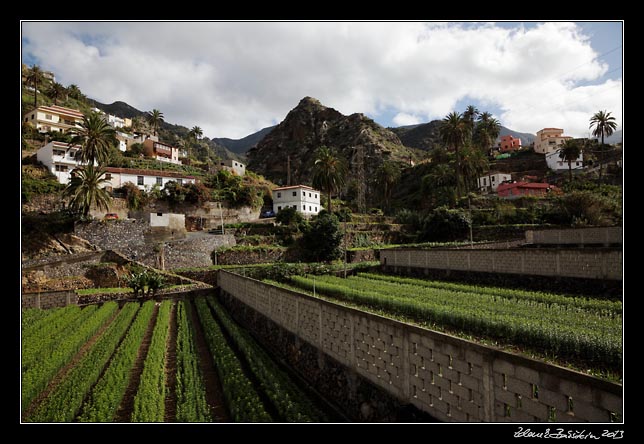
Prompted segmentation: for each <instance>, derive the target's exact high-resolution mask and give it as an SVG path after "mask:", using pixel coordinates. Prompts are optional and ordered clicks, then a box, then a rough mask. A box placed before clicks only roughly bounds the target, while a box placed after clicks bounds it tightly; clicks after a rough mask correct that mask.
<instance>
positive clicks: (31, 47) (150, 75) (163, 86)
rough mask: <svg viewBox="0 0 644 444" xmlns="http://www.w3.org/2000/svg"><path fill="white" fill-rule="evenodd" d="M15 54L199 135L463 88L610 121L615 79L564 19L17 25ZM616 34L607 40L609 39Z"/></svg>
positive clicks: (416, 108) (449, 102)
mask: <svg viewBox="0 0 644 444" xmlns="http://www.w3.org/2000/svg"><path fill="white" fill-rule="evenodd" d="M23 39H25V40H23V52H25V53H29V54H30V55H32V56H34V57H36V58H37V59H38V60H39V63H40V64H41V65H43V67H44V68H46V69H51V70H53V71H54V72H55V73H56V76H57V78H58V79H59V81H61V82H62V83H64V84H66V85H67V84H70V83H76V84H78V85H79V86H80V87H81V89H82V90H83V92H85V93H86V94H88V95H89V96H90V97H93V98H95V99H97V100H99V101H103V102H110V103H111V102H112V101H115V100H123V101H125V102H127V103H129V104H131V105H132V106H135V107H137V108H139V109H142V110H151V109H152V108H158V109H160V110H161V111H162V112H164V114H165V117H166V120H167V121H169V122H173V123H180V124H183V125H185V126H188V127H191V126H194V125H198V126H200V127H202V128H203V129H204V135H206V136H208V137H243V136H245V135H247V134H249V133H251V132H254V131H257V130H258V129H260V128H263V127H266V126H269V125H273V124H275V123H278V122H279V121H281V120H282V119H283V118H284V116H285V115H286V113H287V112H288V111H289V110H290V109H291V108H293V107H294V106H295V105H296V104H297V102H298V101H299V100H300V99H301V98H302V97H304V96H312V97H316V98H318V99H319V100H320V101H321V102H322V103H323V104H325V105H327V106H332V107H334V108H336V109H338V110H339V111H341V112H343V113H346V114H349V113H354V112H362V113H365V114H369V115H371V116H372V117H375V118H376V119H378V116H379V115H380V113H382V112H383V111H384V110H388V109H389V110H394V114H395V117H394V119H393V121H394V123H396V124H399V125H400V124H411V123H408V122H413V123H418V122H419V121H421V119H422V120H423V121H427V120H430V119H434V118H442V117H443V116H444V115H445V114H447V113H448V112H450V111H452V110H453V109H454V107H455V106H456V104H457V102H458V101H459V100H463V99H465V98H471V99H472V100H475V101H477V102H478V103H483V104H489V106H491V107H496V108H498V109H500V110H501V111H502V112H501V116H498V117H499V118H501V120H502V123H503V124H504V125H505V126H508V127H510V128H512V129H515V130H517V131H526V132H533V133H534V132H536V131H537V130H539V129H540V128H542V127H544V126H559V127H563V128H564V129H566V133H568V134H571V135H584V134H586V132H587V126H588V118H589V117H590V116H591V115H592V114H593V113H594V112H596V111H598V110H599V109H608V110H610V111H613V114H614V115H615V116H616V117H617V120H618V122H619V123H620V124H621V119H622V116H621V108H622V105H621V101H622V91H621V81H619V82H615V81H605V82H600V83H599V84H597V85H591V86H581V85H582V84H584V83H587V82H591V83H593V82H594V83H597V79H599V78H600V76H601V75H603V74H604V73H605V72H606V71H607V70H608V66H607V65H606V64H604V63H601V62H599V61H597V60H596V57H597V55H598V54H597V53H596V52H595V51H594V50H593V48H592V47H591V46H590V42H589V39H588V37H586V36H585V35H583V34H582V33H581V31H580V28H579V27H578V26H576V25H574V24H571V23H545V24H539V25H537V26H534V27H531V28H529V29H527V28H524V27H521V26H517V27H516V28H513V29H508V28H507V27H502V26H497V25H495V24H491V23H488V24H468V25H460V24H457V23H447V24H445V23H430V24H425V23H319V22H318V23H315V22H314V23H266V22H259V23H220V22H212V23H180V22H177V23H154V22H147V23H137V22H120V23H47V22H42V23H41V22H37V23H29V22H25V23H23ZM620 43H621V42H616V45H615V46H617V45H618V44H620Z"/></svg>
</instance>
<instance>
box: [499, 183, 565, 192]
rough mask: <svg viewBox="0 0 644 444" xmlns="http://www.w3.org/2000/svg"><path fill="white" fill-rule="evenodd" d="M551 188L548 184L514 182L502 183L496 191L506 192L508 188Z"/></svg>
mask: <svg viewBox="0 0 644 444" xmlns="http://www.w3.org/2000/svg"><path fill="white" fill-rule="evenodd" d="M550 187H553V185H550V184H549V183H541V182H515V183H503V184H500V185H499V187H498V190H500V191H502V190H507V189H510V188H533V189H546V188H550Z"/></svg>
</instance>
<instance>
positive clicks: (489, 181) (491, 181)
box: [478, 171, 512, 192]
mask: <svg viewBox="0 0 644 444" xmlns="http://www.w3.org/2000/svg"><path fill="white" fill-rule="evenodd" d="M511 180H512V175H510V174H509V173H500V172H498V171H497V172H490V173H488V174H486V175H485V176H481V177H479V179H478V184H479V191H481V192H495V191H496V190H497V188H498V186H499V185H500V184H502V183H504V182H509V181H511Z"/></svg>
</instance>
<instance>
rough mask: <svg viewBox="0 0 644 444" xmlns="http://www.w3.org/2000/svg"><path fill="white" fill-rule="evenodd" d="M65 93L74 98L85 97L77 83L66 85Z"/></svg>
mask: <svg viewBox="0 0 644 444" xmlns="http://www.w3.org/2000/svg"><path fill="white" fill-rule="evenodd" d="M67 94H69V96H70V97H72V98H74V99H76V100H81V99H83V98H84V97H85V96H84V94H83V93H82V92H81V90H80V88H79V87H78V85H75V84H73V83H72V84H71V85H69V86H68V87H67Z"/></svg>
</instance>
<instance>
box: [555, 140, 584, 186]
mask: <svg viewBox="0 0 644 444" xmlns="http://www.w3.org/2000/svg"><path fill="white" fill-rule="evenodd" d="M581 150H582V148H581V145H580V141H579V140H575V139H568V140H566V141H565V142H564V143H563V145H561V148H560V149H559V158H560V159H561V160H564V161H566V162H568V178H569V179H570V181H572V163H573V162H574V161H575V160H577V158H578V157H579V155H580V154H581Z"/></svg>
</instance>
